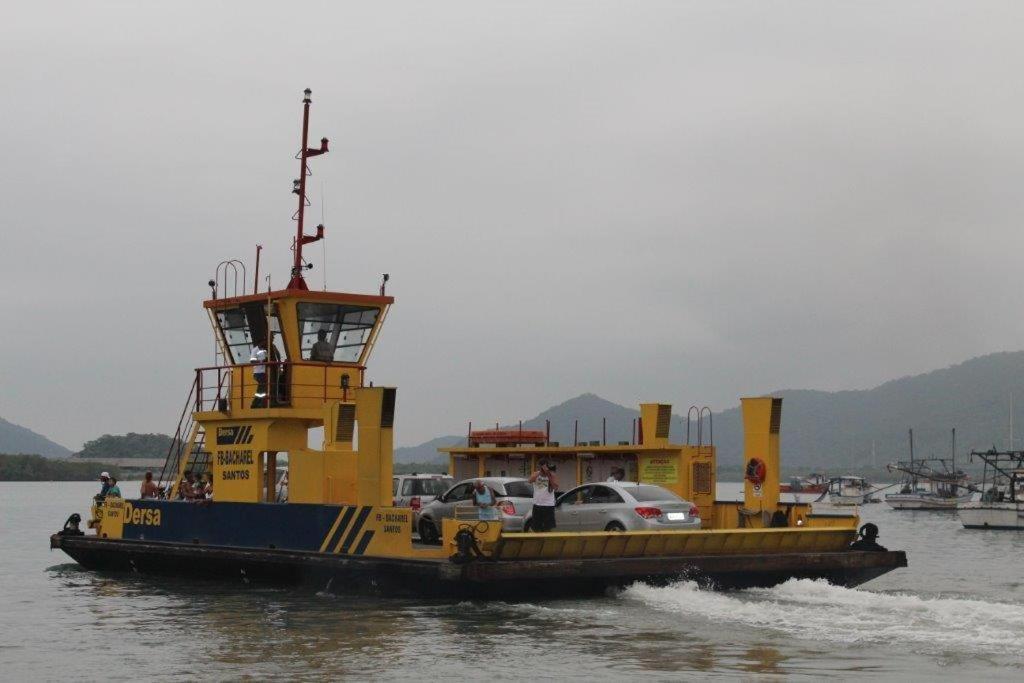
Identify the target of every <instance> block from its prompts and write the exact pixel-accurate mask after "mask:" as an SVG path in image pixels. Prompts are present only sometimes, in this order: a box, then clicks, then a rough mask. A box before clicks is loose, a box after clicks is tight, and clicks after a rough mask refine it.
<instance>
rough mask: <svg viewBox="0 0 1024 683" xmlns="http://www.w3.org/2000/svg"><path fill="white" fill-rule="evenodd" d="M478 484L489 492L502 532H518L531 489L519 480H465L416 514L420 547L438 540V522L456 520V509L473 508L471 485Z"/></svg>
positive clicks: (531, 505)
mask: <svg viewBox="0 0 1024 683" xmlns="http://www.w3.org/2000/svg"><path fill="white" fill-rule="evenodd" d="M477 481H482V482H483V483H484V486H487V487H488V488H489V489H491V491H492V493H493V494H494V498H495V501H496V503H497V505H496V507H497V508H498V513H499V515H500V516H501V521H502V527H503V528H504V529H505V530H506V531H522V530H523V518H524V516H525V515H526V514H527V513H528V512H529V510H530V508H531V507H533V485H532V484H531V483H530V482H528V481H527V480H526V479H522V478H519V477H477V478H473V479H466V480H464V481H461V482H459V483H458V484H456V485H455V486H453V487H451V488H450V489H448V490H447V491H445V492H444V493H443V494H441V495H440V496H438V497H437V498H435V499H434V500H432V501H430V502H429V503H427V504H426V505H424V506H423V509H421V510H420V519H419V522H418V524H417V530H418V531H419V534H420V540H422V541H423V542H424V543H437V542H438V541H439V540H440V538H441V520H443V519H445V518H446V517H447V518H450V519H454V518H456V516H457V515H456V508H472V507H473V485H474V483H475V482H477Z"/></svg>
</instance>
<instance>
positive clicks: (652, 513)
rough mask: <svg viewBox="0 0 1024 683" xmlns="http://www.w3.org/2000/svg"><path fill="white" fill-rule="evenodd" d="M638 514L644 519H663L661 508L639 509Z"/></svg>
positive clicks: (637, 509)
mask: <svg viewBox="0 0 1024 683" xmlns="http://www.w3.org/2000/svg"><path fill="white" fill-rule="evenodd" d="M635 511H636V514H638V515H640V516H641V517H643V518H644V519H652V518H654V517H661V508H649V507H639V508H635Z"/></svg>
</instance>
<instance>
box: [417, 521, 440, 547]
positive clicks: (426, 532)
mask: <svg viewBox="0 0 1024 683" xmlns="http://www.w3.org/2000/svg"><path fill="white" fill-rule="evenodd" d="M439 536H440V535H439V534H438V533H437V527H435V526H434V523H433V522H431V521H430V520H429V519H421V520H420V540H421V541H423V542H424V543H429V544H431V545H436V544H437V543H438V542H440V540H441V539H440V537H439Z"/></svg>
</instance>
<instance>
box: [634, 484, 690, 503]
mask: <svg viewBox="0 0 1024 683" xmlns="http://www.w3.org/2000/svg"><path fill="white" fill-rule="evenodd" d="M626 491H628V492H629V495H631V496H633V497H634V498H636V499H637V500H638V501H641V502H648V501H652V500H682V498H680V497H679V496H677V495H676V494H674V493H672V492H671V491H669V490H668V489H663V488H661V487H660V486H645V485H643V484H641V485H640V486H630V487H629V488H627V489H626Z"/></svg>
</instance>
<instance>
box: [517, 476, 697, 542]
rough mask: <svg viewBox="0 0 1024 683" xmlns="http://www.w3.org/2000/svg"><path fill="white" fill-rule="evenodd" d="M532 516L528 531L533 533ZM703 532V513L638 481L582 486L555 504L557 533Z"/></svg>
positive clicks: (527, 517) (526, 523)
mask: <svg viewBox="0 0 1024 683" xmlns="http://www.w3.org/2000/svg"><path fill="white" fill-rule="evenodd" d="M530 512H531V514H528V515H527V516H526V520H525V528H526V530H527V531H530V522H531V520H532V512H533V511H532V510H531V511H530ZM680 529H700V510H699V509H698V508H697V506H696V505H694V504H693V503H691V502H689V501H687V500H683V499H682V498H680V497H679V496H677V495H676V494H674V493H672V492H671V491H669V490H668V489H665V488H662V487H660V486H655V485H653V484H639V483H637V482H635V481H616V482H605V483H601V484H583V485H582V486H577V487H576V488H574V489H571V490H569V491H567V492H566V493H564V494H562V495H561V496H559V498H558V500H557V501H556V502H555V531H652V530H663V531H668V530H680Z"/></svg>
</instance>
